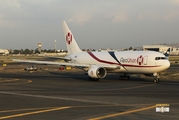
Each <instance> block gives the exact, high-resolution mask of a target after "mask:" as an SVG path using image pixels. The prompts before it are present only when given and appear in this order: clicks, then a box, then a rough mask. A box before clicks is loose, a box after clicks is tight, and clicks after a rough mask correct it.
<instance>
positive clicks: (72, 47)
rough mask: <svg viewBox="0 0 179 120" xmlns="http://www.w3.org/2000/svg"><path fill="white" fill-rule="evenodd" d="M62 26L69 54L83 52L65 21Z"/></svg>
mask: <svg viewBox="0 0 179 120" xmlns="http://www.w3.org/2000/svg"><path fill="white" fill-rule="evenodd" d="M62 26H63V32H64V36H65V42H66V46H67V50H68V54H72V53H76V52H82V51H81V49H80V48H79V47H78V44H77V43H76V41H75V38H74V36H73V34H72V32H71V30H70V29H69V27H68V25H67V23H66V22H65V21H63V23H62Z"/></svg>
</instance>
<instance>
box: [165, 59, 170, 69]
mask: <svg viewBox="0 0 179 120" xmlns="http://www.w3.org/2000/svg"><path fill="white" fill-rule="evenodd" d="M169 67H170V61H167V62H166V63H165V69H168V68H169Z"/></svg>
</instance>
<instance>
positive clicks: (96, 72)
mask: <svg viewBox="0 0 179 120" xmlns="http://www.w3.org/2000/svg"><path fill="white" fill-rule="evenodd" d="M106 73H107V72H106V69H105V68H103V67H99V66H92V67H91V68H90V69H89V70H88V76H90V77H91V78H97V79H100V78H104V77H105V76H106Z"/></svg>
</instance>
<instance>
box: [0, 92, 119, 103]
mask: <svg viewBox="0 0 179 120" xmlns="http://www.w3.org/2000/svg"><path fill="white" fill-rule="evenodd" d="M0 93H1V94H9V95H19V96H26V97H37V98H46V99H56V100H68V101H76V102H86V103H98V104H109V105H118V104H117V103H111V102H104V101H93V100H85V99H77V98H68V97H58V96H57V97H56V96H44V95H33V94H24V93H15V92H6V91H0Z"/></svg>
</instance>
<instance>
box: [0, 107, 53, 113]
mask: <svg viewBox="0 0 179 120" xmlns="http://www.w3.org/2000/svg"><path fill="white" fill-rule="evenodd" d="M50 108H54V107H43V108H25V109H14V110H3V111H0V113H8V112H19V111H28V110H42V109H50Z"/></svg>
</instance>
